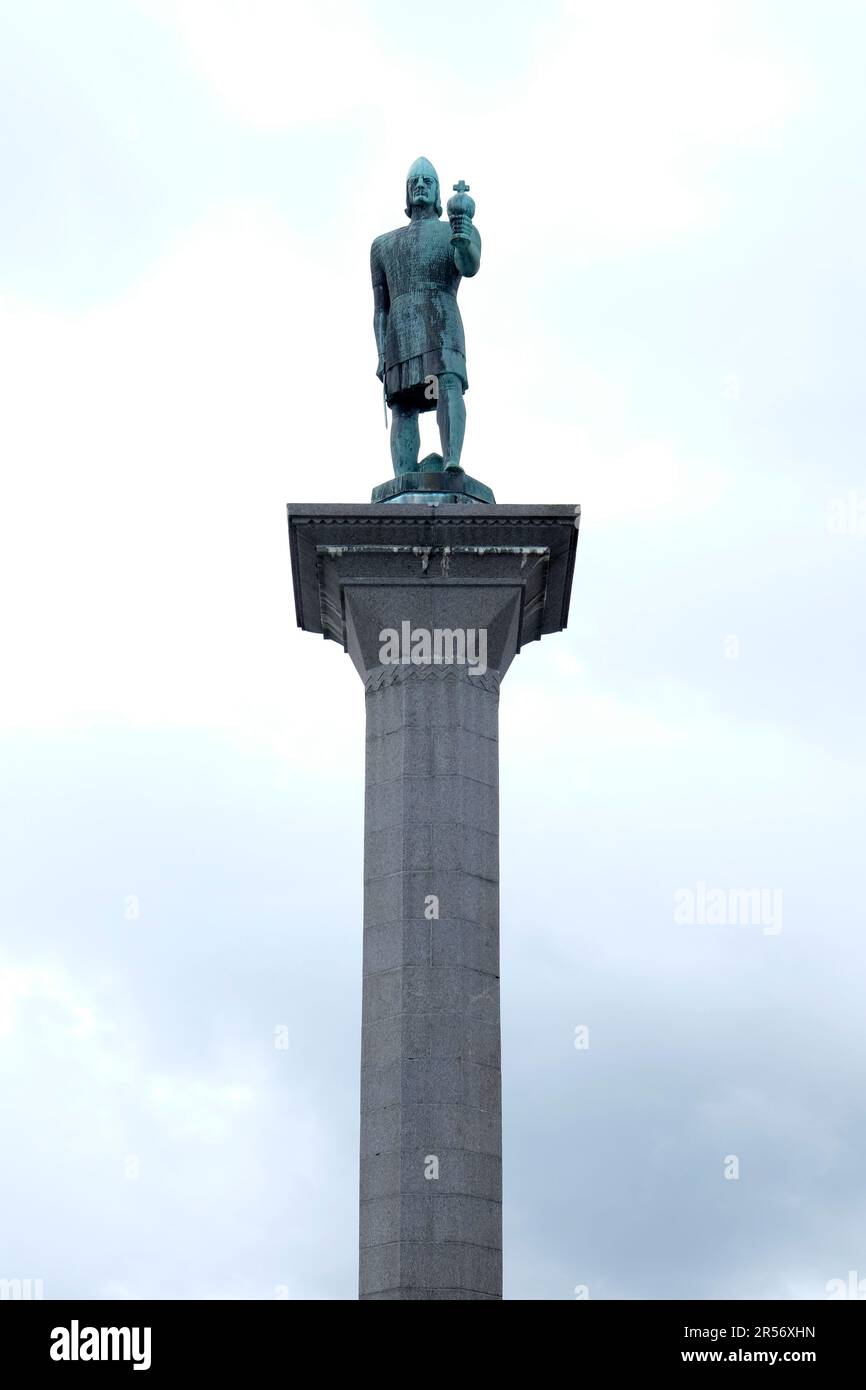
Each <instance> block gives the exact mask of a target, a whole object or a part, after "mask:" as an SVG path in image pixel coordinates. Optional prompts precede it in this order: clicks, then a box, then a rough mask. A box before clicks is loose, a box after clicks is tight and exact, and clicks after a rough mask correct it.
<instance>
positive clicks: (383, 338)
mask: <svg viewBox="0 0 866 1390" xmlns="http://www.w3.org/2000/svg"><path fill="white" fill-rule="evenodd" d="M454 188H455V194H456V196H455V197H453V198H452V199H450V201H449V203H448V217H449V221H448V222H443V221H441V220H440V219H441V217H442V203H441V201H440V198H439V176H438V174H437V173H436V170H435V169H434V168H433V165H432V164H431V163H430V161H429V160H428V159H423V158H422V159H416V160H415V163H414V164H413V165H412V167H411V169H410V170H409V173H408V175H407V178H406V216H407V217H408V218H409V225H408V227H398V228H397V229H396V230H395V231H393V232H385V233H384V235H382V236H379V237H377V238H376V240H375V241H374V242H373V245H372V247H371V248H370V269H371V273H372V277H373V303H374V316H373V331H374V333H375V335H376V347H377V349H378V352H379V365H378V367H377V369H376V375H377V376H378V378H379V380H380V381H381V382H382V383H383V386H384V391H385V400H386V402H387V404H388V405H389V406H390V407H391V460H392V463H393V465H394V474H395V476H399V475H400V474H401V473H408V472H412V471H413V470H415V469H416V468H417V467H418V450H419V447H420V433H419V429H418V416H419V414H420V412H421V411H423V410H435V411H436V420H437V424H438V426H439V438H440V440H441V441H442V463H441V464H438V461H437V464H438V467H440V468H444V470H445V471H447V472H449V473H456V472H459V471H460V454H461V450H462V448H463V433H464V430H465V428H466V407H465V405H464V404H463V392H464V391H465V390H467V388H468V385H469V382H468V380H467V376H466V345H465V342H464V339H463V322H462V320H461V318H460V310H459V309H458V307H457V290H458V288H459V285H460V281H461V279H462V277H463V276H464V275H476V274H477V273H478V267H479V265H480V264H481V238H480V236H479V235H478V232H477V231H476V230H475V227H474V226H473V224H472V216H473V214H474V212H475V203H474V202H473V200H472V199H471V198H470V197H468V196H467V195H468V185H466V184H464V183H463V180H462V179H461V180H460V183H459V184H455V185H454ZM434 457H435V456H434ZM431 462H432V460H431Z"/></svg>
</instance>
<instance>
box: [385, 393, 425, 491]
mask: <svg viewBox="0 0 866 1390" xmlns="http://www.w3.org/2000/svg"><path fill="white" fill-rule="evenodd" d="M420 448H421V431H420V430H419V428H418V411H417V409H410V408H408V407H406V406H404V405H401V404H400V402H399V401H397V400H394V401H392V402H391V462H392V463H393V465H394V476H395V477H398V476H399V475H400V474H401V473H411V472H412V470H413V469H415V468H417V467H418V451H419V449H420Z"/></svg>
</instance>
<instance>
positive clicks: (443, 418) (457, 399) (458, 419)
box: [436, 372, 466, 473]
mask: <svg viewBox="0 0 866 1390" xmlns="http://www.w3.org/2000/svg"><path fill="white" fill-rule="evenodd" d="M436 422H437V424H438V426H439V438H440V439H441V441H442V459H443V463H442V466H443V468H444V469H445V470H446V471H447V472H448V473H456V472H457V471H458V469H459V468H460V455H461V453H462V452H463V435H464V433H465V431H466V406H465V405H464V404H463V382H462V381H461V380H460V378H459V376H457V374H456V373H455V372H443V373H442V374H441V376H440V377H439V400H438V402H437V405H436Z"/></svg>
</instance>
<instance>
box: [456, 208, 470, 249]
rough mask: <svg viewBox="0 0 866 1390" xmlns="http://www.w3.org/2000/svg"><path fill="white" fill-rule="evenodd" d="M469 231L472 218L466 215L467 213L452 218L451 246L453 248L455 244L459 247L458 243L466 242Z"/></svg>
mask: <svg viewBox="0 0 866 1390" xmlns="http://www.w3.org/2000/svg"><path fill="white" fill-rule="evenodd" d="M471 231H472V218H471V217H470V216H469V215H468V213H465V212H461V213H458V214H457V216H456V217H452V218H451V245H452V246H453V245H454V244H455V243H457V244H458V245H459V244H460V242H463V241H468V240H469V236H470V233H471Z"/></svg>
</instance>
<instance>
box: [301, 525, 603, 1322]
mask: <svg viewBox="0 0 866 1390" xmlns="http://www.w3.org/2000/svg"><path fill="white" fill-rule="evenodd" d="M578 518H579V510H578V508H576V507H566V506H552V507H544V506H527V507H513V506H496V505H484V504H471V503H463V504H461V505H457V506H435V507H434V506H429V505H401V506H399V507H389V506H382V505H370V506H324V505H323V506H291V507H290V508H289V534H290V544H291V555H292V574H293V580H294V589H295V604H296V610H297V617H298V623H299V625H300V626H301V627H302V628H304V630H305V631H307V632H314V633H319V634H321V635H322V636H323V637H325V638H326V639H329V640H333V641H337V642H339V643H340V644H341V645H342V646H343V648H344V650H345V651H347V652H348V653H349V655H350V657H351V659H352V661H353V663H354V665H355V668H356V670H357V672H358V674H359V676H360V677H361V679H362V681H363V682H364V687H365V692H366V705H367V733H366V803H365V805H366V809H365V826H364V952H363V960H364V965H363V975H364V980H363V1009H362V1025H361V1028H362V1033H361V1184H360V1198H361V1220H360V1297H361V1298H362V1299H499V1298H501V1297H502V1133H501V1086H500V1061H501V1057H500V1031H499V743H498V705H499V686H500V682H501V680H502V677H503V676H504V675H505V672H506V671H507V670H508V667H509V666H510V664H511V662H512V660H513V659H514V657H515V655H516V654H517V653H518V652H519V651H520V649H521V647H522V646H523V645H525V643H526V642H529V641H534V640H537V639H538V638H540V637H542V636H543V635H545V634H547V633H552V632H557V631H559V630H560V629H562V628H564V627H565V624H566V620H567V616H568V602H569V594H570V589H571V578H572V572H573V567H574V557H575V549H576V545H577V524H578ZM311 698H315V694H314V692H311Z"/></svg>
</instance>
